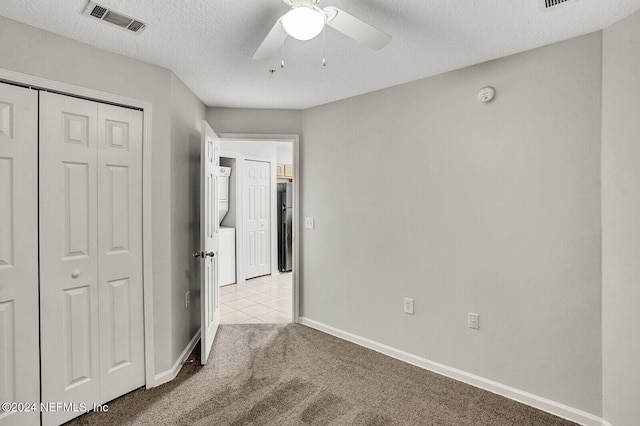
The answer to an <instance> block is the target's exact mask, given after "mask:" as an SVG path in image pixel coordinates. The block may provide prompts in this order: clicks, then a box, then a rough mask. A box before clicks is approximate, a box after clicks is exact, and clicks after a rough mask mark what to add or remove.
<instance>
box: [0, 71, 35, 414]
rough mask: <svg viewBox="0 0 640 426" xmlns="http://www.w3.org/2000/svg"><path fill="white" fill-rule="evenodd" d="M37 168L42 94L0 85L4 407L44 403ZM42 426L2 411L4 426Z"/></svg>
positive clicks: (0, 398)
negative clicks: (41, 378)
mask: <svg viewBox="0 0 640 426" xmlns="http://www.w3.org/2000/svg"><path fill="white" fill-rule="evenodd" d="M37 165H38V93H37V92H36V91H35V90H30V89H25V88H22V87H16V86H11V85H8V84H3V83H0V402H9V403H12V402H14V403H18V402H20V403H24V402H31V403H36V404H39V402H40V375H39V370H38V363H39V359H38V358H39V353H38V346H39V341H38V332H39V329H38V249H37V248H38V217H37V212H38V210H37V209H38V177H37V176H38V175H37V173H36V170H37ZM37 408H38V409H39V407H37ZM39 423H40V414H39V411H36V412H19V411H2V410H0V425H2V426H5V425H7V426H8V425H18V424H20V425H37V424H39Z"/></svg>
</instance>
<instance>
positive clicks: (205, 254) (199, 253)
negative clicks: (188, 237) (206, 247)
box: [193, 251, 216, 259]
mask: <svg viewBox="0 0 640 426" xmlns="http://www.w3.org/2000/svg"><path fill="white" fill-rule="evenodd" d="M215 255H216V254H215V253H214V252H212V251H210V252H204V251H197V252H195V253H193V257H201V258H203V259H204V258H205V257H213V256H215Z"/></svg>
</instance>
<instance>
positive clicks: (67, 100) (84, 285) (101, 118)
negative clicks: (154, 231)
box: [39, 92, 144, 425]
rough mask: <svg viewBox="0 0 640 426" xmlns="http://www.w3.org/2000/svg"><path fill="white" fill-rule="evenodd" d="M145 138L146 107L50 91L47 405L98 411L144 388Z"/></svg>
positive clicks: (43, 288)
mask: <svg viewBox="0 0 640 426" xmlns="http://www.w3.org/2000/svg"><path fill="white" fill-rule="evenodd" d="M141 142H142V127H141V115H140V113H139V112H137V111H132V110H127V109H124V108H118V107H113V106H107V105H103V104H98V103H96V102H91V101H87V100H82V99H76V98H72V97H68V96H62V95H57V94H52V93H47V92H41V94H40V161H39V163H40V164H39V178H40V191H39V196H40V205H39V209H40V322H41V338H40V341H41V378H42V400H43V401H46V402H66V403H76V404H82V403H84V404H86V405H87V406H88V408H91V407H92V404H93V403H105V402H107V401H109V400H110V399H113V398H114V397H116V396H119V395H122V394H124V393H126V392H129V391H131V390H133V389H135V388H136V387H139V386H141V385H143V384H144V362H143V357H144V343H143V341H144V339H143V331H142V330H143V329H142V327H143V323H142V321H143V317H142V307H143V304H142V272H141V271H142V242H141V240H142V232H141V220H142V208H141V204H140V199H141V197H142V192H141V185H142V173H141V158H142V154H141ZM80 414H82V413H79V412H76V411H63V410H58V411H54V412H44V413H43V414H42V421H43V424H45V425H47V424H60V423H62V422H65V421H67V420H69V419H71V418H73V417H76V416H78V415H80Z"/></svg>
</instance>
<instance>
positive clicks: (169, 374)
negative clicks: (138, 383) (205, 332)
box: [147, 329, 200, 388]
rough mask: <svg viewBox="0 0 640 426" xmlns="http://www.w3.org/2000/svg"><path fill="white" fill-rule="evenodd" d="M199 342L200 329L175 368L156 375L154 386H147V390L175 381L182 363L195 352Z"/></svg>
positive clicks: (175, 364) (174, 365) (177, 361)
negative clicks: (194, 349)
mask: <svg viewBox="0 0 640 426" xmlns="http://www.w3.org/2000/svg"><path fill="white" fill-rule="evenodd" d="M199 340H200V329H198V331H197V332H196V334H194V335H193V337H192V338H191V340H190V341H189V343H188V344H187V347H186V348H184V350H183V351H182V353H181V354H180V356H179V357H178V359H177V360H176V362H175V363H174V364H173V366H172V367H171V368H170V369H168V370H165V371H163V372H161V373H158V374H156V375H155V376H154V377H153V379H154V380H153V385H152V386H149V385H147V388H154V387H156V386H160V385H161V384H163V383H167V382H170V381H171V380H173V379H175V378H176V376H177V375H178V373H179V372H180V369H181V368H182V362H183V361H184V360H185V359H187V357H188V356H189V354H190V353H191V352H192V351H193V348H195V347H196V344H198V341H199Z"/></svg>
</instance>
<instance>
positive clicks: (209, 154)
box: [193, 120, 220, 365]
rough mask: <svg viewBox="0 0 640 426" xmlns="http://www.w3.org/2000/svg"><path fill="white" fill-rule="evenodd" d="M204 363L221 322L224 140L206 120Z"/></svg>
mask: <svg viewBox="0 0 640 426" xmlns="http://www.w3.org/2000/svg"><path fill="white" fill-rule="evenodd" d="M200 156H201V159H200V245H201V247H200V249H199V250H198V251H196V252H195V253H194V254H193V255H194V257H198V258H200V261H201V263H202V265H201V267H200V304H201V307H200V318H201V328H200V348H201V355H200V362H201V363H202V365H204V364H206V363H207V359H208V358H209V353H210V352H211V347H212V346H213V339H214V338H215V337H216V331H218V325H219V324H220V309H219V306H218V305H219V302H218V245H219V243H218V230H219V223H220V220H219V213H218V171H219V169H220V140H219V139H218V136H217V135H216V134H215V132H214V131H213V130H212V129H211V127H209V124H208V123H207V122H206V121H204V120H203V121H202V144H201V152H200Z"/></svg>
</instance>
